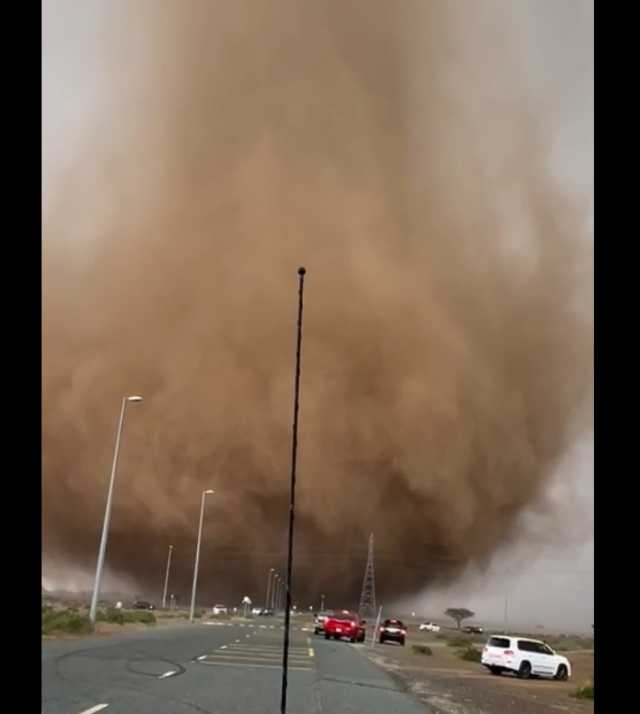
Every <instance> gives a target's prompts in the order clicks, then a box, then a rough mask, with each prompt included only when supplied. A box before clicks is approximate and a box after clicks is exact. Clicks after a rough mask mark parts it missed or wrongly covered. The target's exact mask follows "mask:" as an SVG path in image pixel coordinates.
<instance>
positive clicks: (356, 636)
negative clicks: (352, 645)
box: [324, 610, 366, 642]
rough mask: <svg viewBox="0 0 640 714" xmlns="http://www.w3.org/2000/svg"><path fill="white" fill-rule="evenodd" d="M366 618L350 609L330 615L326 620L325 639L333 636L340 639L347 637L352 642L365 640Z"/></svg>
mask: <svg viewBox="0 0 640 714" xmlns="http://www.w3.org/2000/svg"><path fill="white" fill-rule="evenodd" d="M365 625H366V620H361V619H360V616H359V615H358V614H357V613H355V612H351V611H350V610H338V611H335V612H334V613H333V614H331V615H329V617H327V619H326V620H325V622H324V638H325V640H328V639H330V638H331V637H333V638H334V639H335V640H340V639H342V638H343V637H347V638H348V639H349V640H351V642H364V637H365V632H366V630H365Z"/></svg>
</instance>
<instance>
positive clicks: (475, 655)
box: [456, 642, 482, 662]
mask: <svg viewBox="0 0 640 714" xmlns="http://www.w3.org/2000/svg"><path fill="white" fill-rule="evenodd" d="M456 655H457V656H458V657H460V659H463V660H465V662H480V659H481V658H482V652H481V651H480V650H479V649H478V648H477V647H474V645H473V644H472V643H471V642H469V643H467V644H466V645H465V646H464V647H461V648H460V649H457V650H456Z"/></svg>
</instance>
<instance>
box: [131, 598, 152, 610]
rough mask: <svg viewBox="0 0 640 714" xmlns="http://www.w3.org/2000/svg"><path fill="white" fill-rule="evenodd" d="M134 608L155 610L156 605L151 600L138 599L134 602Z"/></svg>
mask: <svg viewBox="0 0 640 714" xmlns="http://www.w3.org/2000/svg"><path fill="white" fill-rule="evenodd" d="M133 609H134V610H155V609H156V606H155V605H152V604H151V603H150V602H147V601H146V600H136V601H135V602H134V603H133Z"/></svg>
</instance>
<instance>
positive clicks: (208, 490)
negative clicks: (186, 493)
mask: <svg viewBox="0 0 640 714" xmlns="http://www.w3.org/2000/svg"><path fill="white" fill-rule="evenodd" d="M204 493H205V494H207V495H208V494H210V493H215V491H214V490H213V489H212V488H208V489H207V490H206V491H204Z"/></svg>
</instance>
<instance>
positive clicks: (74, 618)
mask: <svg viewBox="0 0 640 714" xmlns="http://www.w3.org/2000/svg"><path fill="white" fill-rule="evenodd" d="M92 631H93V628H92V626H91V622H90V621H89V618H88V617H87V616H86V615H81V614H80V612H79V611H78V610H77V609H76V608H69V609H66V610H54V609H53V608H52V607H49V606H43V608H42V634H43V635H51V634H53V633H57V632H62V633H68V634H72V635H84V634H88V633H90V632H92Z"/></svg>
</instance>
